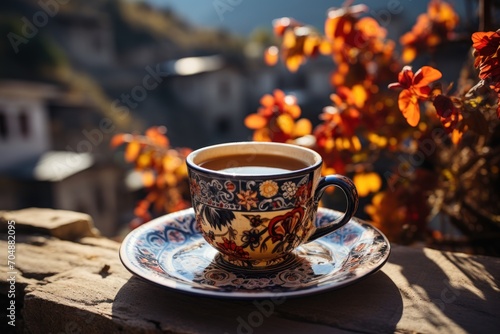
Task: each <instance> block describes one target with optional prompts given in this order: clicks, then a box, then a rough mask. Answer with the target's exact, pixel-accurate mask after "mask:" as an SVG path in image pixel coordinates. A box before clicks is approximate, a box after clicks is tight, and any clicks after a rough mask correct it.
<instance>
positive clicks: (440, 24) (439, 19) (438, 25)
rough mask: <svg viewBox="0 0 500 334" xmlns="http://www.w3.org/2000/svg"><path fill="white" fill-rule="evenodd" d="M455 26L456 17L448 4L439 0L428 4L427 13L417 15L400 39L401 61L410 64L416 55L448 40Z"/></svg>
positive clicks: (456, 22)
mask: <svg viewBox="0 0 500 334" xmlns="http://www.w3.org/2000/svg"><path fill="white" fill-rule="evenodd" d="M457 24H458V15H457V13H456V12H455V11H454V9H453V7H452V6H451V5H450V4H448V3H446V2H444V1H441V0H432V1H431V2H429V5H428V7H427V13H425V14H421V15H419V16H418V18H417V22H416V23H415V25H414V26H413V28H412V29H411V31H409V32H407V33H406V34H404V35H403V36H401V38H400V43H401V45H402V46H403V54H402V58H403V61H404V62H405V63H410V62H412V61H413V60H414V59H415V57H416V56H417V54H418V53H420V52H423V51H425V50H428V49H432V48H434V47H436V46H437V45H439V44H441V43H442V42H443V41H444V40H447V39H449V38H450V34H451V31H452V30H453V29H455V27H456V25H457Z"/></svg>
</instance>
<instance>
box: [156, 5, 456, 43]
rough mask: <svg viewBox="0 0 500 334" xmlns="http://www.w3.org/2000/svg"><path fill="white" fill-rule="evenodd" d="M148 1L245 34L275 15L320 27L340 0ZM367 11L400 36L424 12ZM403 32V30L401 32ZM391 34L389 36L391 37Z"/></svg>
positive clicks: (421, 8) (414, 8)
mask: <svg viewBox="0 0 500 334" xmlns="http://www.w3.org/2000/svg"><path fill="white" fill-rule="evenodd" d="M147 1H148V2H149V3H151V4H153V5H155V6H160V7H164V8H170V9H172V10H174V11H175V12H176V13H178V14H179V15H180V16H181V17H183V18H185V19H186V20H187V21H189V22H190V23H191V24H194V25H198V26H208V27H215V28H223V29H227V30H229V31H231V32H233V33H237V34H241V35H246V36H248V35H249V34H250V33H251V32H252V31H253V30H254V29H255V28H257V27H267V28H269V29H271V27H272V21H273V19H275V18H279V17H283V16H290V17H293V18H295V19H297V20H299V21H301V22H303V23H306V24H310V25H312V26H315V27H317V28H319V29H321V30H322V29H323V24H324V20H325V18H326V12H327V10H328V8H331V7H341V6H342V3H343V2H344V0H329V1H325V0H147ZM448 2H449V3H452V4H453V5H454V6H455V9H456V10H457V11H458V12H459V13H463V12H464V11H465V10H464V6H465V0H448ZM353 3H354V4H359V3H365V4H368V5H369V7H370V12H369V13H368V14H369V15H371V16H372V17H374V18H375V19H377V20H378V21H379V24H381V25H382V26H386V27H390V28H391V29H389V37H390V38H393V37H394V36H397V35H398V34H399V35H400V34H401V32H400V31H398V30H400V29H402V30H404V31H407V30H408V29H410V28H411V26H412V25H413V24H414V22H415V20H416V17H417V16H418V14H420V13H423V12H425V11H426V8H427V1H423V0H365V1H354V2H353ZM404 31H403V32H404ZM391 35H392V36H391Z"/></svg>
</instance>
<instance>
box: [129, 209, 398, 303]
mask: <svg viewBox="0 0 500 334" xmlns="http://www.w3.org/2000/svg"><path fill="white" fill-rule="evenodd" d="M339 216H340V213H339V212H337V211H333V210H330V209H325V208H320V209H319V210H318V214H317V218H316V225H317V226H322V225H324V224H328V223H329V222H331V221H334V220H335V219H336V218H338V217H339ZM196 226H197V224H196V219H195V216H194V211H193V209H187V210H184V211H179V212H175V213H172V214H168V215H165V216H162V217H159V218H157V219H155V220H152V221H150V222H148V223H146V224H144V225H142V226H140V227H138V228H137V229H135V230H133V231H132V232H130V233H129V234H128V235H127V237H126V238H125V240H124V241H123V243H122V245H121V248H120V259H121V261H122V263H123V265H124V266H125V267H126V268H127V269H128V270H129V271H130V272H132V273H133V274H135V275H137V276H138V277H140V278H143V279H145V280H146V281H149V282H152V283H155V284H158V285H160V286H164V287H167V288H171V289H175V290H178V291H182V292H189V293H194V294H200V295H207V296H214V297H227V298H238V299H241V298H251V299H255V298H268V297H276V296H302V295H309V294H312V293H317V292H321V291H326V290H330V289H337V288H341V287H344V286H346V285H349V284H352V283H355V282H357V281H358V280H360V279H361V278H363V277H365V276H367V275H369V274H372V273H374V272H376V271H378V270H379V269H380V268H381V267H382V266H383V265H384V264H385V262H386V261H387V259H388V257H389V253H390V244H389V242H388V241H387V238H386V237H385V236H384V235H383V234H382V233H381V232H380V231H379V230H377V229H376V228H374V227H373V226H371V225H370V224H368V223H366V222H363V221H362V220H359V219H356V218H353V219H351V221H350V222H349V223H348V224H347V225H345V226H344V227H343V228H340V229H338V230H337V231H335V232H333V233H332V234H329V235H327V236H325V237H323V238H320V239H317V240H315V241H313V242H310V243H307V244H304V245H302V246H300V247H298V248H297V249H296V250H295V251H294V252H293V253H292V254H291V255H290V257H289V259H287V260H286V261H285V262H284V263H282V264H280V265H278V266H277V267H276V268H271V269H269V270H255V271H254V270H239V269H238V268H235V267H234V266H232V265H229V264H226V263H225V262H224V261H223V260H222V259H220V258H219V256H218V253H217V251H216V250H215V249H214V248H212V247H211V246H210V245H208V244H207V243H206V242H205V240H204V239H203V237H202V236H201V234H200V233H199V232H198V230H197V227H196Z"/></svg>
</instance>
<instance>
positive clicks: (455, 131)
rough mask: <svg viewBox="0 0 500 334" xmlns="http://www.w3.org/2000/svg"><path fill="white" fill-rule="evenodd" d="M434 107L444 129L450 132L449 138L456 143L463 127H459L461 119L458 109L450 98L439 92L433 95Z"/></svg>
mask: <svg viewBox="0 0 500 334" xmlns="http://www.w3.org/2000/svg"><path fill="white" fill-rule="evenodd" d="M433 105H434V108H436V112H437V114H438V116H439V119H440V121H441V123H442V124H443V127H444V128H445V130H446V131H447V132H448V133H450V134H451V140H452V142H453V143H454V144H458V143H459V142H460V140H461V139H462V135H463V131H462V130H464V129H460V127H459V125H460V122H461V121H462V120H463V116H462V113H461V112H460V109H459V108H457V106H455V104H454V103H453V100H452V98H450V97H448V96H445V95H442V94H439V95H436V96H435V97H434V101H433Z"/></svg>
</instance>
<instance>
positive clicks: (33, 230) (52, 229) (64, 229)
mask: <svg viewBox="0 0 500 334" xmlns="http://www.w3.org/2000/svg"><path fill="white" fill-rule="evenodd" d="M12 220H13V221H15V222H16V233H24V234H43V235H50V236H53V237H56V238H59V239H64V240H76V239H79V238H83V237H96V236H98V235H99V234H100V233H99V231H98V230H97V229H96V228H95V227H94V223H93V221H92V218H91V217H90V216H89V215H87V214H85V213H80V212H73V211H66V210H53V209H45V208H27V209H23V210H18V211H0V227H1V228H2V230H4V229H6V227H7V222H8V221H12Z"/></svg>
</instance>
